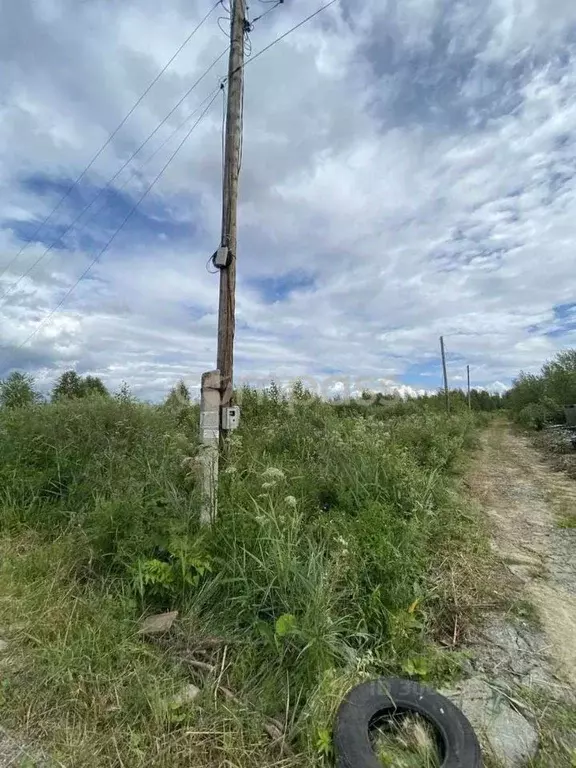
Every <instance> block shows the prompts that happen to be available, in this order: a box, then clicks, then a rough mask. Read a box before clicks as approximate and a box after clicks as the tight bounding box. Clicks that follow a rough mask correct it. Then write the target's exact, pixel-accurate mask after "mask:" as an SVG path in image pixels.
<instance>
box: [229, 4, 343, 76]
mask: <svg viewBox="0 0 576 768" xmlns="http://www.w3.org/2000/svg"><path fill="white" fill-rule="evenodd" d="M338 1H339V0H330V2H329V3H326V4H325V5H323V6H321V7H320V8H318V10H317V11H314V13H311V14H310V16H307V17H306V18H305V19H303V20H302V21H301V22H299V23H298V24H296V25H295V26H294V27H292V28H291V29H289V30H288V31H287V32H284V34H282V35H280V37H277V38H276V39H275V40H273V41H272V42H271V43H270V44H269V45H267V46H266V47H265V48H262V50H261V51H258V53H255V54H254V56H252V57H251V58H250V59H248V60H247V61H245V62H244V64H243V65H242V67H245V66H247V65H248V64H250V63H251V62H253V61H256V59H257V58H258V57H259V56H262V54H263V53H266V51H269V50H270V48H272V47H273V46H275V45H276V43H279V42H280V41H281V40H284V39H285V38H286V37H288V35H291V34H292V32H295V31H296V30H297V29H300V27H303V26H304V24H307V23H308V22H309V21H311V20H312V19H313V18H315V17H316V16H318V15H319V14H321V13H322V11H325V10H326V9H327V8H330V6H331V5H334V4H335V3H337V2H338ZM279 4H280V3H279ZM271 10H273V9H271ZM263 15H264V14H263Z"/></svg>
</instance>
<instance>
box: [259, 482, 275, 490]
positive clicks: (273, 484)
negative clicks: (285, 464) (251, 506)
mask: <svg viewBox="0 0 576 768" xmlns="http://www.w3.org/2000/svg"><path fill="white" fill-rule="evenodd" d="M275 485H276V483H274V482H272V483H262V488H266V489H268V488H274V486H275Z"/></svg>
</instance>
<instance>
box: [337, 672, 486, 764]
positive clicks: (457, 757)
mask: <svg viewBox="0 0 576 768" xmlns="http://www.w3.org/2000/svg"><path fill="white" fill-rule="evenodd" d="M406 712H413V713H415V714H418V715H420V716H422V717H423V718H425V719H426V720H427V721H428V722H429V723H430V724H431V725H432V726H433V728H434V730H435V732H436V734H437V739H438V748H439V750H440V756H441V759H442V768H479V767H480V766H481V765H482V754H481V752H480V746H479V744H478V739H477V738H476V734H475V733H474V731H473V729H472V726H471V725H470V723H469V722H468V720H467V719H466V718H465V717H464V715H463V713H462V712H461V711H460V710H459V709H458V708H457V707H455V706H454V704H452V703H451V702H450V701H448V699H446V698H444V696H441V695H440V694H439V693H436V692H435V691H433V690H431V689H430V688H427V687H425V686H423V685H419V684H418V683H413V682H411V681H409V680H401V679H398V678H380V679H378V680H371V681H370V682H367V683H363V684H362V685H359V686H357V687H356V688H353V689H352V690H351V691H349V693H348V694H347V696H346V698H345V699H344V701H343V702H342V704H341V705H340V708H339V710H338V714H337V716H336V724H335V728H334V746H335V749H336V756H337V763H336V764H337V766H338V768H382V764H381V763H380V761H379V760H378V758H377V756H376V753H375V752H374V749H373V746H372V742H371V739H370V728H371V727H372V726H373V725H374V724H375V723H376V722H377V721H378V719H380V718H382V717H385V716H387V715H388V716H390V715H394V714H402V713H406Z"/></svg>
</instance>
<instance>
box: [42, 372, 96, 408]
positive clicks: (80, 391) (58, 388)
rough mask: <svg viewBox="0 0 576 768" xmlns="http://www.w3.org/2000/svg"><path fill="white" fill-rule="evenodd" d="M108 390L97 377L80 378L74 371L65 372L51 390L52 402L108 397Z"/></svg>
mask: <svg viewBox="0 0 576 768" xmlns="http://www.w3.org/2000/svg"><path fill="white" fill-rule="evenodd" d="M108 394H109V393H108V390H107V389H106V387H105V386H104V382H103V381H102V379H100V378H98V376H86V377H85V378H82V376H80V375H79V374H77V373H76V371H65V372H64V373H63V374H62V376H60V378H59V379H58V381H57V382H56V385H55V387H54V389H53V390H52V400H53V401H57V400H63V399H69V398H73V399H76V398H80V397H88V396H91V395H101V396H103V397H107V396H108Z"/></svg>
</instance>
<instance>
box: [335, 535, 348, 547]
mask: <svg viewBox="0 0 576 768" xmlns="http://www.w3.org/2000/svg"><path fill="white" fill-rule="evenodd" d="M336 541H337V542H338V544H341V545H342V546H343V547H344V549H346V547H347V546H348V542H347V541H346V539H345V538H344V537H343V536H337V537H336Z"/></svg>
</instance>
